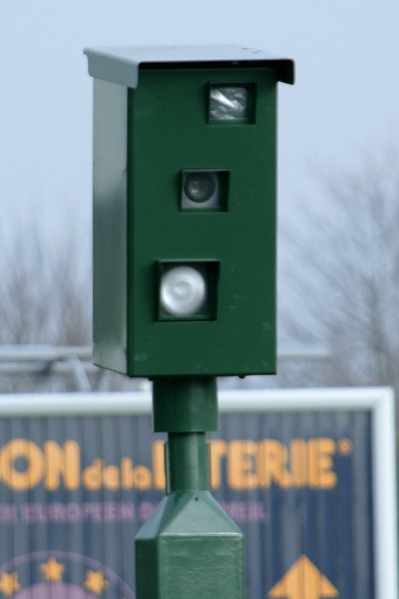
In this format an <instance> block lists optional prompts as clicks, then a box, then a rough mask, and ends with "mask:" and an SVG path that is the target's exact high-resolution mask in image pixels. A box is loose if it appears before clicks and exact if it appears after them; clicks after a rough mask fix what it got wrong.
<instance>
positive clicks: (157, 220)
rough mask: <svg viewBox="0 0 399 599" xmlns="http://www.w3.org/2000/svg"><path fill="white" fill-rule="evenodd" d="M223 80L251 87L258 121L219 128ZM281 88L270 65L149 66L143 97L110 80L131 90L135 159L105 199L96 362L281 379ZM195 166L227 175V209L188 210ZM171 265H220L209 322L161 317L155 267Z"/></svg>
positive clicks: (163, 372)
mask: <svg viewBox="0 0 399 599" xmlns="http://www.w3.org/2000/svg"><path fill="white" fill-rule="evenodd" d="M214 83H220V84H230V83H233V84H234V83H235V84H245V85H250V89H252V90H253V91H254V93H255V98H254V102H255V110H254V121H255V122H254V123H253V124H237V123H232V122H227V123H226V124H221V123H217V124H211V123H210V122H209V119H208V108H209V107H208V100H209V89H210V85H211V84H214ZM276 83H277V82H276V72H275V70H274V69H273V68H272V67H262V66H261V67H256V68H254V67H251V68H243V67H240V66H235V67H229V68H228V67H226V68H220V67H214V68H206V69H204V68H195V67H194V68H190V69H186V68H175V69H162V68H159V69H158V68H157V69H144V68H143V69H141V71H140V85H139V86H138V87H137V88H136V89H134V90H133V89H127V88H124V87H123V86H120V85H117V84H111V83H108V86H114V87H115V89H116V92H115V95H118V93H119V94H122V96H123V94H124V93H126V94H127V108H126V111H127V115H125V116H126V119H127V133H126V135H125V138H124V139H123V140H121V141H120V143H121V144H122V146H123V144H124V143H125V144H126V151H127V160H126V162H125V165H124V167H123V168H121V165H120V164H118V165H115V166H114V167H112V168H114V170H113V171H112V168H111V166H109V165H108V167H107V168H108V169H110V170H111V171H112V172H111V175H112V176H111V175H110V179H112V177H113V179H114V180H115V181H114V185H108V187H107V184H106V183H104V182H103V185H102V187H103V191H102V192H101V190H99V191H98V193H97V199H96V198H95V210H94V237H95V240H96V242H95V256H94V262H95V293H94V356H95V363H97V364H99V365H101V366H104V367H107V368H111V369H115V370H118V371H120V372H124V373H126V374H128V375H129V376H144V377H150V378H151V377H155V376H190V375H192V376H196V375H205V376H216V375H237V374H239V375H246V374H258V373H274V372H275V362H276V355H275V354H276V351H275V345H276V343H275V340H276V317H275V312H276V305H275V286H276V284H275V268H276V199H275V198H276V189H275V187H276ZM123 97H124V96H123ZM118 115H119V116H118ZM101 119H105V120H107V119H111V121H112V120H113V119H119V121H121V122H122V121H123V115H122V116H121V115H120V113H119V112H117V111H115V110H112V109H110V110H108V111H103V114H102V115H100V116H99V117H98V121H100V120H101ZM121 122H119V125H118V127H119V129H120V130H122V126H121ZM98 126H99V125H98ZM95 127H96V123H95ZM100 128H101V127H100ZM106 130H107V128H105V131H106ZM119 137H122V133H121V134H120V136H119ZM103 138H104V135H103ZM117 145H118V140H114V143H113V146H117ZM103 146H104V147H103V148H102V149H99V150H97V154H98V155H100V157H101V158H102V160H101V161H100V163H102V164H104V162H106V157H107V155H109V153H110V152H111V153H112V152H113V150H112V147H109V148H107V145H106V142H105V141H104V140H103ZM111 162H112V161H111ZM195 169H200V170H213V171H220V172H222V171H223V173H226V172H228V190H227V198H226V201H225V203H224V206H223V210H220V211H214V210H204V209H203V210H188V209H181V206H180V203H181V185H182V172H183V171H190V170H195ZM95 170H96V169H95ZM99 170H101V169H97V171H99ZM101 173H102V175H101V177H102V178H101V177H100V174H99V175H98V177H99V179H101V180H102V181H103V180H104V169H102V170H101ZM123 176H125V177H126V187H123V185H119V188H118V187H117V185H116V183H118V181H119V180H120V179H121V178H122V179H123ZM226 180H227V179H226ZM111 182H112V181H111ZM124 194H125V195H124ZM113 202H114V204H115V205H113ZM107 207H108V208H107ZM105 222H107V223H108V230H107V227H106V226H105ZM124 240H126V241H124ZM173 261H178V262H182V263H186V262H190V261H194V262H195V261H198V262H205V263H206V262H207V261H208V262H209V263H212V264H214V261H218V262H217V263H218V276H217V281H216V283H215V285H216V288H215V289H214V292H215V296H216V305H215V310H214V311H213V312H212V315H211V318H210V319H206V320H204V319H198V318H197V319H196V318H195V317H194V318H193V319H187V318H185V319H182V320H181V321H179V320H178V319H177V320H176V319H174V320H169V319H166V320H165V319H162V318H160V317H159V306H158V293H159V289H158V287H159V267H158V271H157V265H159V263H162V262H173ZM112 265H113V267H112ZM121 270H122V271H123V273H122V275H121ZM117 279H118V280H117ZM213 284H214V283H212V285H213ZM112 295H114V297H115V300H116V303H117V305H116V304H114V305H113V306H112V301H111V300H112ZM97 315H98V316H97Z"/></svg>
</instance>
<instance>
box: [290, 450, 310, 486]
mask: <svg viewBox="0 0 399 599" xmlns="http://www.w3.org/2000/svg"><path fill="white" fill-rule="evenodd" d="M290 456H291V460H290V464H291V474H292V479H293V482H294V485H295V486H296V487H304V486H305V485H306V483H307V480H308V467H307V466H308V464H307V462H308V460H307V443H306V441H305V439H293V440H292V441H291V443H290Z"/></svg>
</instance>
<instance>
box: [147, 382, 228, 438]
mask: <svg viewBox="0 0 399 599" xmlns="http://www.w3.org/2000/svg"><path fill="white" fill-rule="evenodd" d="M152 396H153V411H154V431H155V432H166V431H168V432H169V433H188V432H201V431H217V429H218V409H217V388H216V379H215V378H213V377H209V378H207V377H201V378H194V377H180V378H178V377H156V378H155V379H154V381H153V391H152Z"/></svg>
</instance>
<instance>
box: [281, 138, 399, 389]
mask: <svg viewBox="0 0 399 599" xmlns="http://www.w3.org/2000/svg"><path fill="white" fill-rule="evenodd" d="M398 158H399V156H398V152H397V150H396V149H394V148H392V147H390V148H385V149H384V150H383V151H381V152H377V151H375V152H374V153H373V156H372V157H370V156H367V157H365V158H364V159H363V160H362V161H361V162H360V164H359V166H358V168H356V169H354V170H352V171H343V170H338V171H336V172H334V173H330V174H329V175H328V176H323V177H322V184H323V187H322V193H320V195H318V196H317V197H315V198H313V201H310V202H309V203H306V208H305V207H302V208H301V210H300V214H297V215H296V219H295V220H294V219H292V221H291V222H285V223H284V226H283V243H282V270H281V278H282V289H281V293H280V298H281V299H282V304H281V305H280V309H281V312H280V316H281V332H282V338H283V339H286V340H287V339H289V340H290V341H292V340H295V341H297V342H299V343H312V342H313V343H314V342H319V343H321V344H323V345H324V346H326V347H327V348H328V349H329V351H330V352H331V359H330V360H328V361H327V362H325V363H323V364H322V363H320V364H316V363H303V364H301V363H299V362H298V363H295V364H294V363H293V364H287V365H282V368H281V375H280V376H279V381H280V383H281V384H283V385H294V386H297V385H334V386H341V385H392V386H393V387H394V388H395V389H396V392H397V394H398V397H399V368H398V363H399V309H398V308H399V233H398V223H399V161H398Z"/></svg>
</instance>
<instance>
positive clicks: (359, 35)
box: [0, 0, 399, 233]
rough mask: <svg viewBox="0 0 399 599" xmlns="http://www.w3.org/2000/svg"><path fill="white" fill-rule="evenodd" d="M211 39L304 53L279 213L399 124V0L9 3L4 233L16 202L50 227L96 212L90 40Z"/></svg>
mask: <svg viewBox="0 0 399 599" xmlns="http://www.w3.org/2000/svg"><path fill="white" fill-rule="evenodd" d="M213 43H238V44H243V45H245V46H251V47H257V48H260V49H263V50H266V51H269V52H272V53H275V54H279V55H282V56H287V57H290V58H294V59H295V61H296V72H297V81H296V84H295V86H294V87H291V86H288V85H284V84H280V90H279V99H280V102H279V199H280V212H281V213H284V211H287V210H290V207H291V204H292V202H293V201H294V200H295V199H296V198H298V197H304V198H306V196H307V194H309V193H314V188H313V187H312V186H313V181H314V175H313V174H312V171H311V168H310V166H309V165H311V164H313V165H314V164H317V165H321V166H322V167H324V168H328V167H329V165H331V164H333V163H337V164H341V165H343V166H346V165H350V164H352V163H354V162H355V161H356V157H357V155H358V154H359V153H360V152H361V151H363V149H364V148H365V147H366V146H370V145H372V144H374V143H376V142H380V141H381V140H384V139H388V138H390V139H391V140H392V138H393V137H395V132H396V133H398V131H399V127H398V124H399V118H398V110H399V4H398V0H317V1H316V0H246V2H237V0H236V1H235V2H234V1H231V0H230V1H229V0H213V1H211V0H200V1H199V0H184V1H183V0H168V1H167V2H166V1H161V0H146V1H144V0H140V1H138V0H130V1H128V0H112V1H111V0H69V1H66V0H29V1H28V0H1V2H0V57H1V74H0V77H1V94H0V103H1V110H0V135H1V142H2V149H1V159H0V207H1V213H2V218H1V225H2V226H1V229H0V232H1V230H2V231H3V233H4V230H5V228H7V227H12V226H13V222H14V221H15V218H17V217H16V216H15V212H14V211H13V210H12V206H15V205H17V206H19V207H20V208H21V211H22V213H23V214H25V216H26V217H27V218H29V217H30V215H31V214H37V213H38V212H40V213H41V215H42V217H43V220H44V222H45V224H46V227H47V228H48V229H52V228H53V229H54V230H59V226H60V221H62V219H64V218H65V215H66V214H69V215H70V216H71V215H72V218H75V219H76V221H79V222H81V223H82V222H83V223H88V222H89V221H90V214H91V173H92V167H91V159H92V80H91V78H90V77H89V75H88V72H87V59H86V57H85V56H84V55H83V54H82V51H83V48H84V47H87V46H89V47H90V46H102V45H106V46H112V45H116V46H118V45H160V44H174V45H176V44H213ZM57 215H58V218H57Z"/></svg>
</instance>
